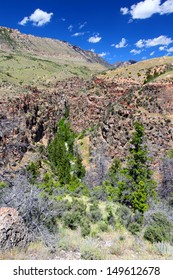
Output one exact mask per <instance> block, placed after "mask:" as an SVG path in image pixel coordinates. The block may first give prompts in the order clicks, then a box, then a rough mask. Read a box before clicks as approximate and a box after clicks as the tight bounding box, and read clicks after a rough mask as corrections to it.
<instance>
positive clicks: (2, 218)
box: [0, 207, 29, 250]
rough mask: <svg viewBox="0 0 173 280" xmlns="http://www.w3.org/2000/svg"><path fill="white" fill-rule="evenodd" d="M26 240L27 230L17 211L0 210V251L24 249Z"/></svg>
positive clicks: (11, 209) (3, 208)
mask: <svg viewBox="0 0 173 280" xmlns="http://www.w3.org/2000/svg"><path fill="white" fill-rule="evenodd" d="M28 240H29V239H28V231H27V228H26V227H25V225H24V222H23V220H22V218H21V217H20V216H19V214H18V212H17V210H15V209H13V208H7V207H2V208H0V249H4V250H5V249H10V248H13V247H15V246H21V247H24V246H26V244H27V242H28Z"/></svg>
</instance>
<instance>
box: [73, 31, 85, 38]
mask: <svg viewBox="0 0 173 280" xmlns="http://www.w3.org/2000/svg"><path fill="white" fill-rule="evenodd" d="M84 34H85V32H76V33H74V34H73V35H71V36H72V37H79V36H83V35H84Z"/></svg>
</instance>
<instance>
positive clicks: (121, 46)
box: [111, 38, 128, 49]
mask: <svg viewBox="0 0 173 280" xmlns="http://www.w3.org/2000/svg"><path fill="white" fill-rule="evenodd" d="M126 43H127V41H126V39H125V38H122V39H121V41H120V42H119V43H118V44H112V45H111V47H115V48H116V49H120V48H125V47H127V46H128V44H126Z"/></svg>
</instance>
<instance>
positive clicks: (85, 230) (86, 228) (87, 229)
mask: <svg viewBox="0 0 173 280" xmlns="http://www.w3.org/2000/svg"><path fill="white" fill-rule="evenodd" d="M80 228H81V235H82V236H83V237H86V236H88V235H90V233H91V225H90V221H89V219H87V218H84V219H83V220H82V221H81V225H80Z"/></svg>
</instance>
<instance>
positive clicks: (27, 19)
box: [18, 17, 29, 26]
mask: <svg viewBox="0 0 173 280" xmlns="http://www.w3.org/2000/svg"><path fill="white" fill-rule="evenodd" d="M28 21H29V18H28V17H24V18H23V19H22V20H21V21H19V22H18V24H20V25H23V26H24V25H25V24H26V23H27V22H28Z"/></svg>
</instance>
